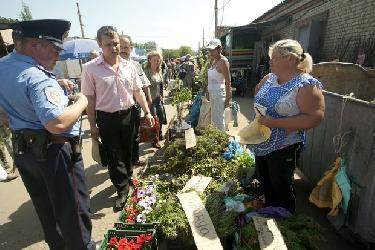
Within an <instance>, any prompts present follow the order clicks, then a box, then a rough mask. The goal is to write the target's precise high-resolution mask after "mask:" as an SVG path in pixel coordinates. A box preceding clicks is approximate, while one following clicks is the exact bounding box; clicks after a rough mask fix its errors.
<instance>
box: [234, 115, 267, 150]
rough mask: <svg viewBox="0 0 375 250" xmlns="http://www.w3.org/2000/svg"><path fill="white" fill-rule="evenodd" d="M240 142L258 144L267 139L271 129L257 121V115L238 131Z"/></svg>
mask: <svg viewBox="0 0 375 250" xmlns="http://www.w3.org/2000/svg"><path fill="white" fill-rule="evenodd" d="M238 136H239V141H240V143H242V144H259V143H262V142H265V141H267V140H268V139H269V138H270V136H271V129H270V128H268V127H266V126H264V125H261V124H260V123H259V117H258V116H256V117H255V119H254V120H253V121H252V122H250V123H249V124H248V125H247V126H245V127H244V128H243V129H241V130H240V131H239V132H238Z"/></svg>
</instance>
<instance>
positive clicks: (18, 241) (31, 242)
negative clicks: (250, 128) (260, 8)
mask: <svg viewBox="0 0 375 250" xmlns="http://www.w3.org/2000/svg"><path fill="white" fill-rule="evenodd" d="M235 100H236V101H238V103H239V104H240V108H241V114H240V115H239V128H241V127H243V126H245V125H246V123H247V120H248V119H251V117H252V99H251V98H249V97H235ZM166 103H167V105H166V113H167V116H168V119H171V118H172V116H173V115H174V114H175V111H174V108H173V107H172V106H171V105H170V104H169V103H168V100H167V101H166ZM88 128H89V127H88V122H87V119H86V118H84V123H83V131H84V136H83V137H84V140H83V159H84V165H85V173H86V178H87V183H88V186H89V190H90V196H91V211H92V213H93V217H92V223H93V231H92V238H93V240H94V241H95V242H96V243H98V244H99V243H100V242H101V240H102V237H103V234H104V233H105V231H106V229H108V228H111V227H112V226H113V223H114V222H115V221H116V219H117V217H118V213H114V212H113V209H112V206H113V203H114V200H115V195H116V194H115V189H114V187H112V185H111V182H110V180H109V177H108V173H107V170H106V169H105V168H103V167H101V166H99V165H98V164H96V163H95V162H94V161H93V160H92V158H91V139H90V138H89V130H88ZM164 129H165V128H164ZM155 151H156V150H155V149H153V148H151V147H150V144H142V145H141V155H142V159H143V160H146V159H147V158H148V157H150V156H152V155H153V154H154V153H155ZM138 170H139V169H138ZM137 172H138V171H137V170H135V174H136V173H137ZM311 188H312V186H311V184H310V183H308V182H307V181H306V180H305V179H303V178H301V176H299V175H296V190H297V213H303V214H306V215H309V216H312V217H313V218H314V219H315V220H316V221H317V222H318V223H320V224H321V225H322V227H323V228H325V233H324V236H325V238H326V240H325V241H322V242H318V245H319V249H323V250H324V249H327V250H328V249H334V248H336V249H340V250H349V249H359V247H358V246H357V247H356V246H355V245H352V244H351V243H350V242H348V241H346V240H344V239H343V238H342V237H340V235H339V234H338V233H336V232H335V231H334V229H333V228H332V227H331V226H330V224H329V222H328V221H327V219H326V217H325V216H326V214H327V210H321V209H318V208H316V207H314V206H313V205H312V204H311V203H309V202H308V196H309V194H310V192H311ZM0 198H1V202H0V249H35V250H42V249H48V246H47V244H46V243H45V241H44V237H43V233H42V228H41V225H40V223H39V221H38V218H37V216H36V213H35V210H34V207H33V205H32V202H31V200H30V197H29V195H28V193H27V192H26V189H25V187H24V185H23V183H22V180H21V178H17V179H16V180H13V181H11V182H6V183H3V182H1V183H0Z"/></svg>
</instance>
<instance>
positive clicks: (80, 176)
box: [15, 143, 95, 250]
mask: <svg viewBox="0 0 375 250" xmlns="http://www.w3.org/2000/svg"><path fill="white" fill-rule="evenodd" d="M29 151H30V150H27V151H26V152H25V153H24V154H21V155H15V164H16V165H17V166H18V169H19V173H20V175H21V177H22V180H23V182H24V184H25V187H26V189H27V191H28V193H29V194H30V197H31V200H32V202H33V204H34V207H35V210H36V213H37V214H38V217H39V220H40V222H41V224H42V227H43V231H44V235H45V240H46V242H47V243H48V245H49V247H50V249H71V250H75V249H95V244H94V243H93V242H92V241H91V227H92V225H91V212H90V200H89V198H90V197H89V194H88V191H87V185H86V179H85V174H84V168H83V161H82V156H81V154H79V155H77V156H75V157H72V147H71V145H70V144H69V143H65V144H51V145H50V146H49V147H48V152H47V154H48V157H47V159H48V160H47V161H46V162H37V161H35V159H34V156H33V155H32V153H31V152H29ZM30 226H31V227H30ZM27 227H30V228H32V225H27ZM31 230H32V229H31Z"/></svg>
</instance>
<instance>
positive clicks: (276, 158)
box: [255, 143, 302, 213]
mask: <svg viewBox="0 0 375 250" xmlns="http://www.w3.org/2000/svg"><path fill="white" fill-rule="evenodd" d="M301 149H302V143H297V144H294V145H291V146H288V147H286V148H283V149H280V150H276V151H274V152H272V153H269V154H268V155H265V156H256V157H255V165H256V176H257V178H258V180H259V181H260V183H261V187H262V189H263V192H264V195H265V198H266V206H273V207H283V208H286V209H288V210H289V211H290V212H291V213H294V211H295V208H296V196H295V192H294V186H293V175H294V170H295V168H296V165H297V161H298V160H299V156H300V152H301Z"/></svg>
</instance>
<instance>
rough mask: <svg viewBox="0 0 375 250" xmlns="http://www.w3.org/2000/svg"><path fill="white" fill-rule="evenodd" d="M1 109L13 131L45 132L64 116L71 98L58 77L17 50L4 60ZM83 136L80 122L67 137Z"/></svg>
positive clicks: (0, 71) (0, 67)
mask: <svg viewBox="0 0 375 250" xmlns="http://www.w3.org/2000/svg"><path fill="white" fill-rule="evenodd" d="M0 76H1V79H0V106H1V107H2V108H3V109H4V110H5V112H6V113H7V114H8V116H9V124H10V127H11V128H12V129H13V130H18V129H23V128H31V129H42V128H44V125H45V124H46V123H48V122H49V121H52V120H54V119H56V118H57V117H58V116H60V115H61V114H62V113H63V111H64V108H65V107H66V106H67V105H68V101H69V100H68V97H67V95H66V94H65V93H64V91H63V89H62V88H61V87H60V85H59V84H58V82H57V81H56V77H55V76H54V75H53V74H52V73H51V72H49V71H47V70H46V69H44V68H43V67H42V66H40V65H39V64H38V62H37V61H35V60H34V59H33V58H31V57H29V56H25V55H22V54H20V53H18V52H16V51H14V52H12V53H10V54H9V55H7V56H5V57H3V58H1V59H0ZM78 133H79V122H77V123H76V124H75V125H74V126H73V127H72V128H71V129H68V130H66V131H65V132H64V133H63V135H65V136H68V137H72V136H77V135H78Z"/></svg>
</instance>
